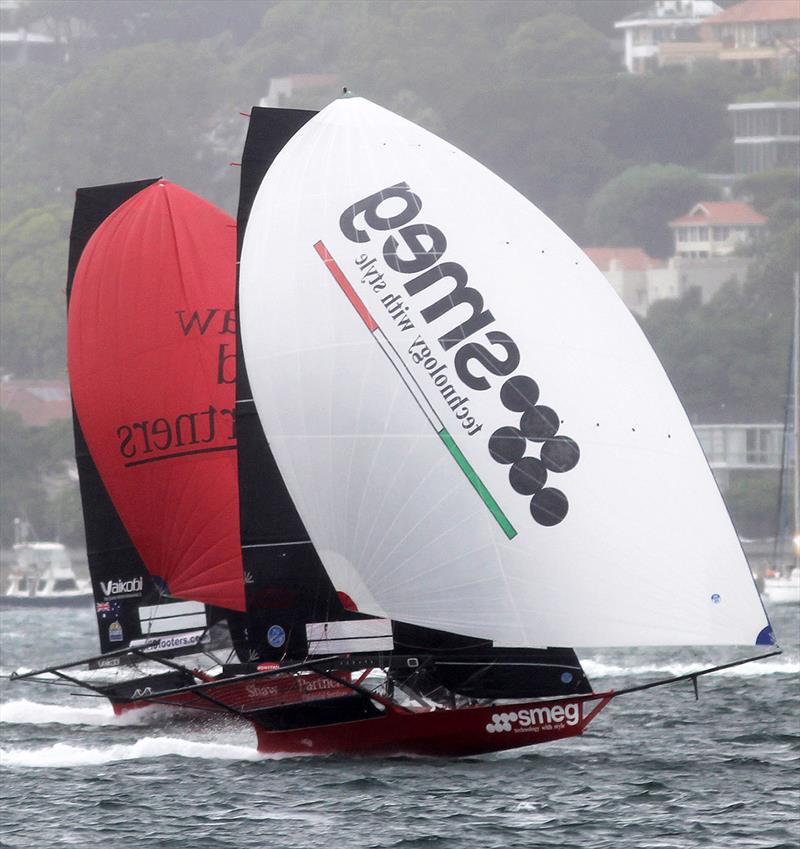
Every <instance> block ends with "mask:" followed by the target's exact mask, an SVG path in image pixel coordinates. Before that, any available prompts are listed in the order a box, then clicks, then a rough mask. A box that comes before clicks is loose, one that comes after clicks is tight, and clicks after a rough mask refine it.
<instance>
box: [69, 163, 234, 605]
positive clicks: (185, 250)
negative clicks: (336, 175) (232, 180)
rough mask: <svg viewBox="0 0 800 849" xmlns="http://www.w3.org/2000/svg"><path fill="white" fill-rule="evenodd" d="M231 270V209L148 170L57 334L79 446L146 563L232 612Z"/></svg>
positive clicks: (81, 269) (92, 249) (93, 246)
mask: <svg viewBox="0 0 800 849" xmlns="http://www.w3.org/2000/svg"><path fill="white" fill-rule="evenodd" d="M235 278H236V229H235V223H234V221H233V219H232V218H231V217H230V216H228V215H226V214H225V213H224V212H222V211H221V210H219V209H217V208H216V207H214V206H212V205H211V204H209V203H207V202H206V201H204V200H202V199H201V198H199V197H197V196H196V195H194V194H192V193H191V192H188V191H186V190H185V189H182V188H180V187H178V186H175V185H173V184H170V183H168V182H166V181H163V180H162V181H159V182H157V183H154V184H153V185H152V186H149V187H148V188H146V189H143V190H142V191H140V192H139V193H138V194H136V195H134V196H133V197H132V198H130V200H128V201H127V202H125V203H124V204H122V205H121V206H120V207H119V208H118V209H117V210H116V211H115V212H113V213H112V214H111V215H109V217H108V218H107V219H106V220H105V221H104V222H103V223H102V224H101V225H100V227H98V229H97V231H96V232H95V233H94V235H93V236H92V238H91V239H90V241H89V242H88V244H87V246H86V249H85V250H84V252H83V255H82V257H81V261H80V264H79V265H78V268H77V271H76V274H75V280H74V284H73V290H72V296H71V301H70V310H69V322H68V340H67V344H68V365H69V374H70V383H71V387H72V397H73V401H74V404H75V409H76V412H77V415H78V419H79V421H80V425H81V428H82V430H83V433H84V436H85V438H86V442H87V444H88V446H89V451H90V452H91V455H92V458H93V460H94V462H95V464H96V466H97V468H98V470H99V472H100V475H101V477H102V479H103V483H104V484H105V486H106V489H107V490H108V493H109V496H110V497H111V500H112V502H113V504H114V507H115V508H116V510H117V512H118V513H119V515H120V517H121V519H122V521H123V523H124V525H125V528H126V530H127V531H128V534H129V535H130V537H131V540H132V541H133V543H134V545H135V546H136V548H137V549H138V551H139V554H140V555H141V557H142V560H143V561H144V563H145V565H146V566H147V569H148V570H149V571H150V573H151V574H152V575H154V576H157V577H159V578H161V579H163V581H164V583H165V584H166V590H167V592H168V593H169V594H170V595H172V596H177V597H179V598H187V599H194V600H197V601H202V602H205V603H207V604H214V605H218V606H221V607H226V608H229V609H233V610H244V608H245V601H244V581H243V573H242V559H241V549H240V537H239V499H238V485H237V465H236V434H235V422H234V406H235V363H236V361H235V351H236V326H235V312H234V301H235ZM85 509H86V507H85ZM89 509H90V508H89Z"/></svg>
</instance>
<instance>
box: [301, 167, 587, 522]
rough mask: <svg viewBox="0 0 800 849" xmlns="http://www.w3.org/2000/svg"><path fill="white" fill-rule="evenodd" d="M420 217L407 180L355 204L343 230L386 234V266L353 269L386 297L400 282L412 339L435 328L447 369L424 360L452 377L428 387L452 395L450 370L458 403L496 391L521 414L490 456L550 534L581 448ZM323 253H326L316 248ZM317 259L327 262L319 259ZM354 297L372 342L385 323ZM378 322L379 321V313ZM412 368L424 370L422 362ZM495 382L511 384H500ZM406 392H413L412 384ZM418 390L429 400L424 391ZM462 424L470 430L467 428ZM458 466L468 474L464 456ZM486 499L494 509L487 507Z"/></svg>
mask: <svg viewBox="0 0 800 849" xmlns="http://www.w3.org/2000/svg"><path fill="white" fill-rule="evenodd" d="M421 211H422V200H421V198H420V196H419V195H418V194H416V193H415V192H413V191H412V190H411V187H410V186H409V185H408V183H406V182H400V183H396V184H394V185H393V186H387V187H386V188H384V189H381V190H380V191H378V192H375V193H374V194H372V195H369V196H368V197H365V198H363V199H361V200H359V201H356V202H355V203H354V204H352V206H349V207H348V208H347V209H345V211H344V212H343V213H342V214H341V216H340V218H339V229H340V230H341V232H342V234H343V235H344V236H345V237H346V238H347V239H349V240H350V241H351V242H354V243H356V244H361V245H363V244H365V243H367V242H371V241H372V240H373V237H375V236H376V235H377V234H379V233H380V234H381V235H379V236H377V237H378V238H379V239H380V240H382V241H383V245H382V250H381V258H380V259H378V258H376V257H373V258H368V257H367V255H366V254H363V255H362V256H361V257H360V258H359V260H357V261H356V264H357V265H358V267H359V269H366V268H368V267H369V272H368V274H367V276H364V275H362V282H364V283H366V285H367V287H368V288H369V289H371V290H372V291H373V292H377V291H381V292H383V290H384V289H387V286H388V287H389V289H391V288H392V286H393V285H394V284H395V283H396V282H397V281H398V280H399V282H400V283H402V289H403V290H404V292H403V293H402V298H401V296H400V295H398V294H396V293H390V294H388V295H382V296H381V297H382V300H381V303H382V304H383V305H384V307H386V308H387V309H389V308H391V310H392V311H393V312H392V313H391V316H392V319H393V321H394V323H395V324H396V325H398V326H399V324H398V322H399V320H400V319H402V321H403V327H404V328H405V326H406V325H407V326H408V327H409V328H415V332H416V328H417V327H418V326H420V325H419V324H418V322H420V321H424V322H425V323H426V324H432V323H433V324H434V326H435V327H437V328H438V330H437V332H439V333H441V335H439V336H438V339H437V342H438V344H439V346H440V347H441V349H442V350H443V351H445V352H447V362H446V366H445V365H441V364H439V363H437V361H436V359H435V358H434V357H432V356H430V355H431V353H432V352H431V350H430V349H429V348H427V347H426V348H425V349H424V352H423V353H421V354H419V356H420V357H423V358H424V360H425V362H428V361H429V360H430V361H432V362H434V363H437V368H438V369H439V370H441V369H444V368H445V367H446V368H447V370H448V372H447V374H444V373H443V374H440V375H436V372H435V371H432V373H431V379H434V377H435V378H436V379H438V380H440V381H441V382H442V386H443V387H446V386H448V384H447V380H448V379H449V373H450V370H452V373H453V377H454V378H455V379H457V381H456V383H454V384H453V385H452V386H451V387H450V388H452V389H453V391H454V393H457V395H458V396H459V397H466V396H467V395H468V394H473V397H474V393H483V392H486V391H487V390H493V391H494V392H496V393H497V395H498V396H499V402H500V404H502V406H503V407H504V408H505V409H506V410H508V411H509V412H511V413H513V414H514V419H515V423H514V425H513V426H512V425H509V426H503V427H500V428H498V429H497V430H495V432H494V433H493V434H492V435H491V437H490V439H489V442H488V450H489V454H490V456H491V457H492V459H493V460H494V461H495V462H497V463H500V464H502V465H508V466H509V467H510V468H509V472H508V479H509V484H510V485H511V488H512V489H513V490H514V491H515V492H517V493H519V494H520V495H524V496H526V497H529V498H530V502H529V507H530V514H531V516H532V518H533V520H534V521H535V522H536V523H537V524H539V525H543V526H545V527H550V526H553V525H557V524H558V523H559V522H561V521H563V519H564V518H565V516H566V515H567V512H568V511H569V501H568V499H567V496H566V495H565V494H564V493H563V492H562V491H561V490H560V489H556V488H555V487H552V486H547V485H546V484H547V483H548V475H549V474H550V473H557V474H563V473H565V472H569V471H570V470H571V469H573V468H574V467H575V465H576V464H577V463H578V460H579V459H580V450H579V448H578V445H577V443H576V442H575V441H574V440H573V439H571V438H570V437H568V436H564V435H557V432H558V429H559V427H560V425H561V419H560V416H559V414H558V412H556V410H554V409H553V408H552V407H549V406H546V405H544V404H539V403H538V401H539V386H538V384H537V383H536V381H535V380H534V379H533V378H532V377H529V376H528V375H525V374H520V373H518V368H519V365H520V362H521V359H522V357H521V352H520V349H519V347H518V345H517V343H516V342H515V340H514V339H513V338H512V337H511V336H510V335H509V334H508V333H506V332H504V331H502V330H500V329H498V327H497V324H496V320H495V317H494V315H493V314H492V312H491V311H490V310H489V309H487V308H485V304H484V297H483V293H482V292H481V291H480V289H479V288H478V286H477V285H476V282H475V280H473V279H471V277H470V273H469V272H468V270H467V268H465V267H464V266H463V265H462V264H461V263H460V262H455V261H453V258H452V257H451V256H450V255H448V254H447V241H448V240H447V237H446V235H445V233H444V232H443V231H442V230H441V229H439V228H438V227H436V226H433V225H431V224H427V223H422V222H420V221H419V220H418V219H417V216H418V215H419V213H420V212H421ZM415 219H416V220H415ZM388 231H391V233H390V232H388ZM318 244H321V243H318ZM316 247H317V248H318V251H319V247H318V246H316ZM320 255H321V256H323V254H322V252H320ZM323 258H324V257H323ZM326 261H327V260H326ZM334 276H335V275H334ZM340 285H342V283H341V282H340ZM443 285H444V286H446V287H447V288H448V292H447V294H443V292H444V290H443V289H442V288H441V287H442V286H443ZM343 288H345V287H344V286H343ZM347 290H349V291H347ZM347 290H346V294H348V297H350V299H351V301H353V303H354V306H356V309H357V310H358V311H359V313H360V314H361V317H362V319H363V320H364V322H365V323H366V324H367V326H368V327H369V328H370V330H371V331H372V332H373V335H375V331H376V330H378V329H380V327H381V321H376V320H375V318H374V317H373V315H372V314H370V312H369V308H367V307H365V306H364V305H363V304H362V303H361V301H360V300H359V299H358V298H357V297H356V298H354V297H353V296H352V295H353V290H352V287H351V286H350V285H349V283H348V284H347ZM387 291H388V290H387ZM426 293H427V294H426ZM431 293H435V295H431ZM426 297H427V298H428V299H430V298H431V297H437V298H438V299H437V300H434V301H433V303H430V304H427V305H426V306H424V307H422V309H420V310H419V312H418V313H416V311H412V310H411V304H412V302H411V299H417V298H418V299H419V301H420V302H422V301H423V300H424V299H425V298H426ZM387 305H388V306H387ZM376 314H377V315H378V316H381V312H378V313H376ZM384 323H385V321H384ZM453 325H455V326H453ZM442 331H444V332H442ZM417 338H418V340H419V344H420V345H423V343H424V340H423V337H422V336H421V335H420V334H417ZM415 344H416V343H415ZM412 348H413V346H412ZM409 352H411V349H410V351H409ZM415 362H417V364H419V360H415ZM395 368H397V365H395ZM432 369H433V367H432ZM495 378H503V379H505V380H504V382H503V383H502V384H500V385H499V386H498V382H497V381H496V380H495ZM457 382H460V385H457ZM407 385H409V383H408V382H407ZM437 385H438V384H437ZM409 389H410V390H411V391H412V394H414V389H413V388H412V387H411V386H410V385H409ZM420 391H421V392H422V395H423V396H425V401H427V400H428V399H427V395H426V393H425V391H422V390H420ZM440 391H441V390H440ZM418 403H419V401H418ZM422 405H423V406H424V402H423V404H422ZM451 409H452V408H451ZM484 409H486V408H485V406H484ZM464 415H465V416H467V415H469V419H468V421H469V422H471V424H470V426H469V427H468V428H467V433H468V434H469V435H470V436H474V435H475V434H477V433H478V431H480V429H481V427H482V425H481V424H480V422H479V421H478V420H477V419H476V418H475V417H474V416H472V415H471V411H470V410H466V411H465V412H464ZM501 421H502V419H501ZM461 424H462V426H464V427H466V424H465V423H464V422H461ZM434 426H435V427H436V426H437V425H436V424H434ZM437 430H438V428H437ZM448 436H449V434H448ZM451 441H452V440H451ZM529 443H533V445H539V446H541V447H540V449H539V456H538V457H537V456H526V452H527V450H528V447H529ZM456 459H457V462H459V465H461V466H462V469H465V466H464V462H462V461H463V457H461V458H458V457H457V458H456ZM465 473H466V474H467V476H468V477H470V480H471V481H472V482H473V486H475V488H476V489H478V491H479V492H480V489H479V487H478V486H477V485H476V483H475V481H474V480H473V477H472V476H474V477H477V475H475V473H474V469H472V468H471V469H470V471H469V472H466V469H465ZM471 475H472V476H471ZM479 483H480V485H481V486H482V485H483V484H482V482H480V481H479ZM484 500H485V501H487V506H489V503H488V500H487V499H486V498H484ZM495 508H496V509H495ZM490 509H491V510H492V512H493V513H495V517H496V518H497V519H498V521H499V522H500V524H501V526H503V529H504V530H505V531H506V534H507V536H508V537H509V538H511V537H513V536H514V535H515V534H516V531H515V530H514V529H513V528H510V527H506V525H507V524H508V521H507V519H505V517H504V518H503V519H501V518H500V516H499V514H500V513H501V512H502V510H501V509H500V507H499V505H497V504H496V503H495V505H494V506H490Z"/></svg>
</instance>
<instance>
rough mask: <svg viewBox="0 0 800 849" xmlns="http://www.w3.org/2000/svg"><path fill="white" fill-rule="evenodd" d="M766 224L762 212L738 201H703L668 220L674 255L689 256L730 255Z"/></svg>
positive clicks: (752, 239) (755, 237)
mask: <svg viewBox="0 0 800 849" xmlns="http://www.w3.org/2000/svg"><path fill="white" fill-rule="evenodd" d="M766 225H767V219H766V217H765V216H763V215H761V214H760V213H758V212H756V211H755V210H754V209H753V207H752V206H750V204H748V203H742V202H741V201H703V202H702V203H697V204H695V205H694V207H692V209H691V210H690V211H689V213H688V215H682V216H681V217H680V218H675V219H674V220H672V221H670V222H669V226H670V228H671V230H672V231H673V233H674V234H675V256H679V257H688V258H692V259H706V258H709V257H722V256H732V255H733V254H734V253H735V252H736V250H737V249H738V248H742V247H746V246H748V245H754V244H756V242H758V241H759V240H760V239H761V238H762V236H763V234H764V232H765V230H766Z"/></svg>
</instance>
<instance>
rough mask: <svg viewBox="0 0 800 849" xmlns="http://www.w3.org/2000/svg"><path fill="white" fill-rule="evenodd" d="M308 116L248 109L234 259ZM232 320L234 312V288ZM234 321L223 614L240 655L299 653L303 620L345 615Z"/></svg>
mask: <svg viewBox="0 0 800 849" xmlns="http://www.w3.org/2000/svg"><path fill="white" fill-rule="evenodd" d="M315 114H316V113H315V112H313V111H309V110H301V109H268V108H261V107H254V108H253V110H252V112H251V115H250V124H249V127H248V131H247V139H246V141H245V147H244V152H243V155H242V170H241V185H240V190H239V209H238V214H237V226H238V256H239V257H241V250H242V241H243V238H244V233H245V229H246V227H247V221H248V218H249V215H250V208H251V206H252V203H253V200H254V198H255V196H256V193H257V192H258V188H259V186H260V185H261V180H262V179H263V177H264V174H266V172H267V169H268V168H269V167H270V165H271V164H272V162H273V160H274V159H275V157H276V156H277V155H278V153H279V152H280V151H281V149H282V148H283V146H284V145H285V144H286V143H287V142H288V141H289V139H291V138H292V136H293V135H294V134H295V133H296V132H297V131H298V130H299V129H300V128H301V127H302V126H303V125H304V124H305V123H306V122H307V121H308V120H309V119H310V118H312V117H313V116H314V115H315ZM236 309H237V319H238V311H239V303H238V287H237V303H236ZM238 325H239V322H238V320H237V335H236V344H237V369H236V436H237V443H238V452H239V510H240V524H241V534H242V560H243V564H244V570H245V590H246V594H247V607H248V613H247V615H245V616H242V617H238V618H237V621H236V622H234V619H233V618H232V617H230V618H229V623H230V624H231V632H232V635H233V637H234V644H235V646H236V649H237V653H238V654H239V657H240V658H241V659H242V660H269V659H278V658H280V657H283V656H284V655H289V656H294V657H298V656H304V655H305V652H306V648H307V644H306V634H305V625H306V623H307V622H316V621H327V620H331V619H341V618H343V617H344V616H347V615H348V614H347V611H345V610H344V608H343V607H342V604H341V602H340V601H339V599H338V597H337V595H336V591H335V589H334V587H333V584H332V583H331V580H330V578H329V577H328V574H327V572H326V571H325V568H324V567H323V565H322V562H321V561H320V559H319V556H318V555H317V552H316V550H315V548H314V546H313V544H312V543H311V542H310V540H309V537H308V533H307V531H306V529H305V526H304V525H303V521H302V519H301V518H300V516H299V515H298V513H297V510H296V508H295V506H294V502H293V501H292V499H291V497H290V495H289V493H288V491H287V489H286V485H285V484H284V482H283V478H282V477H281V474H280V472H279V470H278V467H277V465H276V463H275V459H274V457H273V456H272V452H271V451H270V448H269V444H268V443H267V439H266V437H265V435H264V431H263V428H262V427H261V423H260V421H259V418H258V414H257V412H256V409H255V405H254V404H253V400H252V397H253V396H252V392H251V391H250V384H249V381H248V378H247V368H246V363H245V361H244V357H243V354H242V340H241V334H240V333H239V332H238Z"/></svg>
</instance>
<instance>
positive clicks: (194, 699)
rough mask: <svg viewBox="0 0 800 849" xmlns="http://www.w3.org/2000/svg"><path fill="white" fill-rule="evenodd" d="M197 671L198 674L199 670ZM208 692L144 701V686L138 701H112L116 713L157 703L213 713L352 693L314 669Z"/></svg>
mask: <svg viewBox="0 0 800 849" xmlns="http://www.w3.org/2000/svg"><path fill="white" fill-rule="evenodd" d="M195 674H196V675H199V673H195ZM206 677H207V676H206ZM207 680H208V681H213V680H214V679H213V678H208V679H207ZM155 692H157V690H156V691H155ZM206 692H207V694H208V696H211V697H213V699H214V701H212V700H211V699H209V698H206V697H204V696H203V695H201V694H200V693H199V692H188V693H173V694H172V695H167V696H159V697H158V698H157V700H156V701H145V700H144V699H143V698H142V697H146V696H147V695H149V693H148V692H147V690H142V691H140V694H139V697H138V698H137V699H136V700H135V701H133V700H131V699H120V698H117V699H111V704H112V707H113V708H114V713H115V714H116V715H117V716H119V715H120V714H123V713H125V712H127V711H129V710H135V709H136V708H142V707H147V706H148V705H154V704H159V705H167V706H173V705H174V706H175V707H191V708H197V709H201V710H208V711H212V712H214V713H231V712H237V711H253V710H268V709H270V708H276V707H284V706H287V705H299V704H303V703H306V702H320V701H325V700H327V699H334V698H339V697H342V696H349V695H352V690H351V689H350V688H348V687H345V686H344V685H343V684H338V683H337V682H336V681H333V680H332V679H330V678H327V677H325V676H323V675H317V674H315V673H307V674H302V675H285V676H284V675H279V676H278V675H276V676H274V677H270V678H263V679H259V680H256V681H232V682H231V683H230V684H218V685H215V686H214V687H213V688H209V689H208V690H207V691H206Z"/></svg>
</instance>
